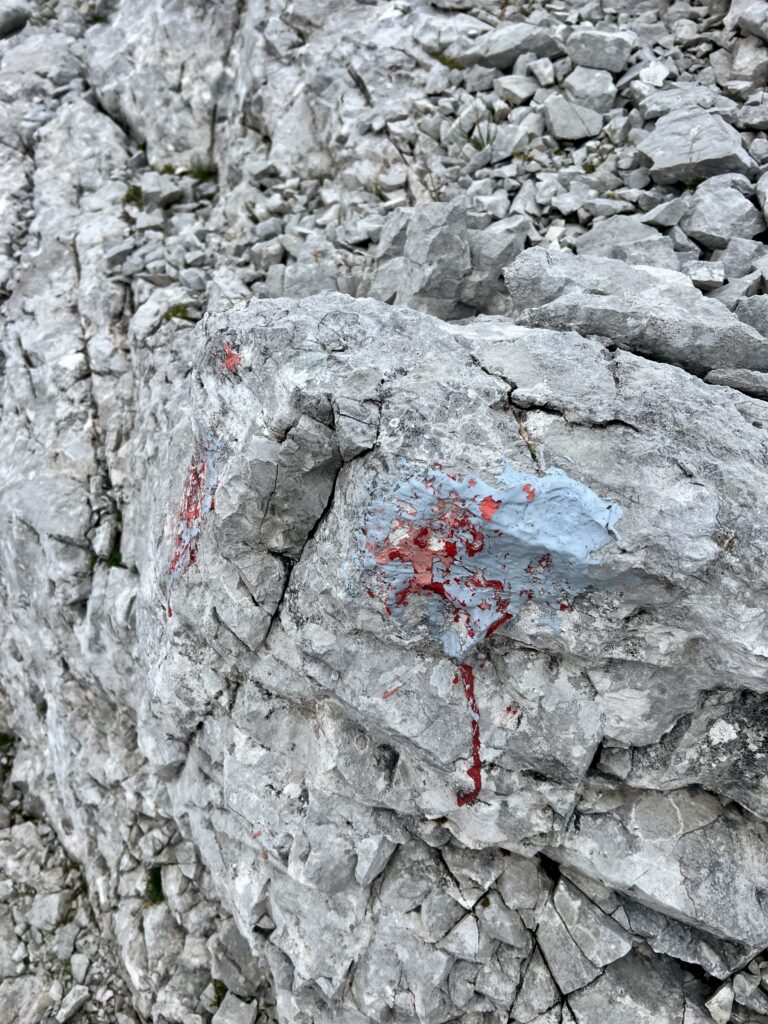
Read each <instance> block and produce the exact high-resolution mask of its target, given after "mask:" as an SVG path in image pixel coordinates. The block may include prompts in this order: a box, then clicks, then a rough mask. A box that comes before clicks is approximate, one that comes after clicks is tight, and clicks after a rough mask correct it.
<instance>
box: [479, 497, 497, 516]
mask: <svg viewBox="0 0 768 1024" xmlns="http://www.w3.org/2000/svg"><path fill="white" fill-rule="evenodd" d="M500 508H501V502H500V501H496V499H495V498H492V497H491V496H490V495H488V497H487V498H483V500H482V501H481V502H480V513H481V515H482V517H483V519H484V520H485V521H486V523H490V521H491V520H492V519H493V517H494V516H495V515H496V513H497V512H498V511H499V509H500Z"/></svg>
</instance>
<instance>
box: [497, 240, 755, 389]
mask: <svg viewBox="0 0 768 1024" xmlns="http://www.w3.org/2000/svg"><path fill="white" fill-rule="evenodd" d="M504 277H505V280H506V282H507V288H508V289H509V292H510V296H511V300H512V312H513V315H514V316H515V317H516V318H517V319H518V322H520V323H523V324H526V325H527V326H529V327H541V328H559V327H561V326H563V325H565V324H568V325H570V326H571V327H573V328H575V329H577V330H579V331H581V332H583V333H584V334H596V335H599V336H601V337H604V338H609V339H611V340H612V341H613V342H614V343H615V344H616V345H618V346H620V347H621V348H627V349H629V350H630V351H633V352H636V353H638V354H640V355H649V356H651V357H653V358H655V359H662V360H665V361H668V362H674V363H680V364H681V365H683V366H685V367H686V368H689V369H691V370H693V371H694V372H703V371H707V370H711V369H713V368H714V367H717V366H723V365H738V366H743V367H744V368H746V369H751V370H760V371H765V370H768V345H767V344H766V341H765V339H764V338H763V337H762V336H761V335H760V334H759V333H758V332H757V331H756V330H755V329H754V328H753V327H750V326H749V325H747V324H743V323H741V321H740V320H738V319H737V318H736V317H735V316H733V315H732V314H730V313H729V312H728V311H727V310H725V309H724V308H723V306H722V305H720V304H719V303H714V302H711V301H710V300H708V299H705V298H703V297H702V296H701V294H700V293H699V292H698V291H697V290H696V289H695V288H694V287H693V285H692V283H691V282H690V280H689V279H688V278H687V277H685V276H683V275H681V274H677V273H676V272H675V271H670V270H663V269H657V268H652V267H651V268H649V267H645V268H642V269H640V268H638V267H629V266H628V265H627V264H625V263H622V262H619V261H618V260H607V259H604V258H601V257H597V256H578V257H575V256H573V255H572V254H570V253H565V252H547V251H545V250H543V249H534V250H528V251H526V252H524V253H522V254H521V255H520V256H518V257H517V259H516V260H515V262H514V263H512V265H511V266H510V267H508V268H507V270H506V271H505V272H504ZM651 294H652V295H653V296H654V298H653V300H652V301H651V302H649V301H648V300H647V296H650V295H651Z"/></svg>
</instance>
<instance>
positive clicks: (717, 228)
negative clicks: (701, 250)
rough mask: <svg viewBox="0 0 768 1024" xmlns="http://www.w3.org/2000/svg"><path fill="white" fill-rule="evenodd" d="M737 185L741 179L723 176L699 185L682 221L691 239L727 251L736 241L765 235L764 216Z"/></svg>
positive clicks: (681, 224) (682, 225) (734, 176)
mask: <svg viewBox="0 0 768 1024" xmlns="http://www.w3.org/2000/svg"><path fill="white" fill-rule="evenodd" d="M733 179H736V181H735V182H734V180H733ZM737 183H738V176H736V175H723V176H718V177H714V178H710V179H709V180H708V181H705V182H704V183H703V184H701V185H699V187H698V188H697V189H696V191H695V192H694V194H693V198H692V200H691V204H690V208H689V209H688V212H687V213H686V214H685V216H684V217H683V218H682V219H681V221H680V227H681V228H682V229H683V230H684V231H685V233H686V234H687V235H688V236H689V238H692V239H693V240H694V241H695V242H698V243H699V244H700V245H704V246H706V247H707V248H709V249H724V248H725V246H726V245H728V242H729V241H730V240H731V239H732V238H734V237H736V238H749V239H751V238H754V236H755V235H759V234H761V232H763V231H765V221H764V220H763V217H762V214H761V213H760V211H759V210H758V209H757V208H756V207H755V206H754V205H753V204H752V202H750V200H749V199H748V198H747V197H746V196H745V195H744V194H743V193H742V192H741V191H740V190H739V188H738V187H734V186H735V185H736V184H737ZM745 184H747V183H746V181H745Z"/></svg>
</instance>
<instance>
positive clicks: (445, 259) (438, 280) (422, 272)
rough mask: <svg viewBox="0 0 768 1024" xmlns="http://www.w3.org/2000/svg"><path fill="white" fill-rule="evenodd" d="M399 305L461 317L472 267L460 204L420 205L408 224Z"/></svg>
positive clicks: (461, 205)
mask: <svg viewBox="0 0 768 1024" xmlns="http://www.w3.org/2000/svg"><path fill="white" fill-rule="evenodd" d="M403 255H404V258H405V266H404V273H403V278H402V282H401V286H400V290H399V291H398V295H397V302H398V303H400V304H403V305H407V306H412V307H413V308H414V309H419V310H423V311H424V312H430V313H433V314H434V315H436V316H441V317H443V318H445V319H451V318H454V317H457V316H460V315H462V306H461V303H460V301H459V295H460V293H461V286H462V282H463V280H464V278H465V277H466V275H467V274H469V272H470V270H471V267H472V257H471V253H470V247H469V239H468V234H467V220H466V211H465V208H464V206H463V204H462V203H461V202H456V203H420V204H419V205H418V206H417V207H416V208H415V210H414V212H413V215H412V217H411V219H410V221H409V224H408V230H407V234H406V241H405V248H404V251H403Z"/></svg>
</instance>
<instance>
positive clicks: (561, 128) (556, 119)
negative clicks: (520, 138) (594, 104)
mask: <svg viewBox="0 0 768 1024" xmlns="http://www.w3.org/2000/svg"><path fill="white" fill-rule="evenodd" d="M544 117H545V118H546V122H547V127H548V128H549V130H550V132H551V133H552V134H553V135H554V137H555V138H556V139H562V140H564V141H565V140H567V141H575V140H578V139H591V138H594V136H595V135H599V134H600V131H601V129H602V127H603V118H602V116H601V115H600V114H599V113H598V112H597V111H596V110H591V109H590V108H589V107H580V106H579V105H578V104H577V103H571V102H569V101H568V100H566V99H564V98H563V97H562V96H558V95H553V96H550V97H549V98H548V99H547V100H546V101H545V103H544Z"/></svg>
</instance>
